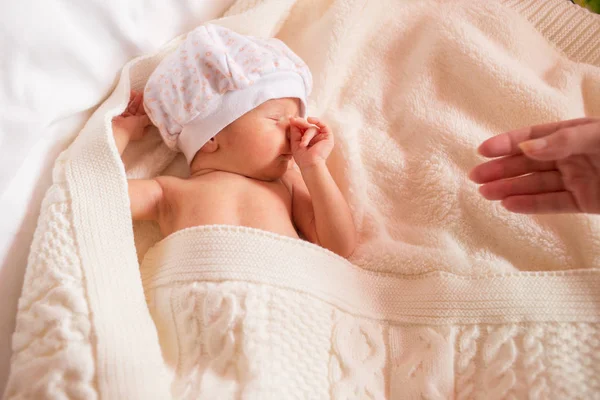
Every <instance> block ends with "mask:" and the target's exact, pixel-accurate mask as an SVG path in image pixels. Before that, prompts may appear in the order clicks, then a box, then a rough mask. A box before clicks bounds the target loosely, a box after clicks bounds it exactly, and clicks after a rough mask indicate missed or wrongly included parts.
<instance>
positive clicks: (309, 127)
mask: <svg viewBox="0 0 600 400" xmlns="http://www.w3.org/2000/svg"><path fill="white" fill-rule="evenodd" d="M290 145H291V148H292V154H293V156H294V160H295V161H296V164H298V167H300V169H302V168H306V167H312V166H314V165H316V164H319V163H324V162H325V161H326V160H327V157H329V154H331V150H333V134H332V133H331V130H330V129H329V127H328V126H327V125H326V124H325V123H323V122H321V121H320V120H319V119H318V118H314V117H309V118H308V120H304V119H302V118H291V119H290Z"/></svg>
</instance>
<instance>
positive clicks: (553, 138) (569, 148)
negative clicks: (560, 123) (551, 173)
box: [519, 121, 600, 160]
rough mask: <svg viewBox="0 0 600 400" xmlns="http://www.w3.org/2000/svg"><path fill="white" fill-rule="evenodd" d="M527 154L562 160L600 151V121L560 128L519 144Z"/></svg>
mask: <svg viewBox="0 0 600 400" xmlns="http://www.w3.org/2000/svg"><path fill="white" fill-rule="evenodd" d="M519 147H520V148H521V149H522V150H523V152H524V153H525V155H527V156H528V157H531V158H533V159H536V160H562V159H564V158H567V157H569V156H571V155H574V154H585V153H592V152H599V151H600V122H599V121H596V122H591V123H588V124H585V125H578V126H573V127H567V128H562V129H559V130H558V131H556V132H554V133H552V134H550V135H548V136H544V137H542V138H538V139H534V140H529V141H526V142H523V143H521V144H520V145H519Z"/></svg>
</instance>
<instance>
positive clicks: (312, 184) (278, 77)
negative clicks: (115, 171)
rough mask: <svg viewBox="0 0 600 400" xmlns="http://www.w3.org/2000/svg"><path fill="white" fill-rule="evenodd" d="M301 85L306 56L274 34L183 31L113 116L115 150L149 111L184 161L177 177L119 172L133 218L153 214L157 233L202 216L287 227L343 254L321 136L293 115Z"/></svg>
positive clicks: (305, 90) (350, 227) (305, 79)
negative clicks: (184, 172)
mask: <svg viewBox="0 0 600 400" xmlns="http://www.w3.org/2000/svg"><path fill="white" fill-rule="evenodd" d="M311 85H312V78H311V75H310V71H309V70H308V67H307V66H306V64H305V63H304V62H303V61H302V60H301V59H300V58H299V57H298V56H297V55H296V54H294V53H293V52H292V51H291V50H290V49H289V48H287V47H286V46H285V45H284V44H283V43H282V42H280V41H279V40H277V39H258V38H253V37H247V36H242V35H239V34H237V33H235V32H233V31H231V30H228V29H226V28H222V27H219V26H214V25H207V26H202V27H200V28H198V29H196V30H194V31H192V32H191V33H190V34H189V35H188V36H187V37H186V39H185V41H184V42H183V43H182V44H181V45H180V47H179V48H178V49H177V50H176V51H175V52H174V53H172V54H171V55H170V56H168V57H166V58H165V59H164V60H163V61H162V62H161V63H160V64H159V66H158V67H157V68H156V69H155V71H154V72H153V73H152V75H151V76H150V78H149V79H148V82H147V84H146V87H145V89H144V94H143V95H142V94H141V93H135V92H132V95H131V100H130V103H129V105H128V107H127V110H126V111H125V112H124V113H123V114H122V115H120V116H118V117H116V118H115V119H114V120H113V133H114V137H115V141H116V143H117V147H118V149H119V152H120V153H121V154H122V152H123V150H124V149H125V147H126V146H127V144H128V143H129V141H131V140H138V139H140V138H142V137H143V135H144V131H145V129H144V128H145V127H146V126H147V125H148V124H149V123H150V121H151V122H152V123H153V124H154V125H156V126H157V127H158V129H159V131H160V133H161V135H162V137H163V139H164V141H165V143H167V145H168V146H170V147H171V148H173V149H175V150H178V151H181V152H183V154H184V155H185V157H186V159H187V162H188V164H189V167H190V176H189V178H187V179H180V178H176V177H170V176H159V177H157V178H154V179H132V180H129V198H130V203H131V214H132V216H133V219H134V220H155V221H157V222H158V224H159V226H160V229H161V232H162V233H163V234H164V235H165V236H166V235H169V234H171V233H173V232H176V231H179V230H181V229H185V228H188V227H194V226H199V225H211V224H226V225H241V226H247V227H252V228H257V229H262V230H266V231H270V232H274V233H277V234H280V235H285V236H290V237H295V238H298V231H299V232H300V233H301V234H302V235H303V236H304V237H305V238H306V239H308V240H309V241H310V242H312V243H315V244H318V245H320V246H323V247H325V248H327V249H329V250H331V251H333V252H335V253H337V254H339V255H341V256H343V257H347V256H349V255H350V254H351V253H352V252H353V250H354V247H355V242H356V232H355V227H354V223H353V220H352V216H351V214H350V209H349V207H348V204H347V202H346V200H345V199H344V197H343V196H342V194H341V192H340V190H339V188H338V187H337V185H336V183H335V182H334V180H333V178H332V177H331V174H330V173H329V170H328V169H327V165H326V160H327V157H328V156H329V154H330V153H331V151H332V149H333V146H334V141H333V134H332V132H331V130H330V129H329V128H328V127H327V125H326V124H325V123H323V122H322V121H320V120H319V119H317V118H308V120H305V119H304V116H305V113H306V98H307V97H308V95H309V94H310V90H311ZM148 117H149V118H148ZM294 161H295V162H296V164H297V166H298V167H299V170H300V172H298V171H297V170H296V169H294V168H293V162H294Z"/></svg>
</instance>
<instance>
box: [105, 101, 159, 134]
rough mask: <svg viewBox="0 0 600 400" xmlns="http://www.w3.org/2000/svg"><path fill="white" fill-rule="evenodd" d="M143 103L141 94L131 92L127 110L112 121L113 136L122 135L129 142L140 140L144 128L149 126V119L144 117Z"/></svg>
mask: <svg viewBox="0 0 600 400" xmlns="http://www.w3.org/2000/svg"><path fill="white" fill-rule="evenodd" d="M143 103H144V98H143V95H142V93H140V92H136V91H134V90H132V91H131V97H130V99H129V104H128V105H127V108H126V109H125V111H124V112H123V114H121V115H119V116H117V117H114V118H113V120H112V127H113V131H114V132H115V134H117V133H119V134H123V135H125V136H127V138H128V139H129V140H140V139H141V138H143V137H144V128H146V127H147V126H148V125H149V124H150V119H149V118H148V116H147V115H146V111H145V110H144V105H143Z"/></svg>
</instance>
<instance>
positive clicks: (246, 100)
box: [144, 25, 312, 163]
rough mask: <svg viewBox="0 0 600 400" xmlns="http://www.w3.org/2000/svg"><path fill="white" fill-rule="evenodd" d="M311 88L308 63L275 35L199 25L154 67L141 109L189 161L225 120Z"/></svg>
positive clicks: (304, 96) (303, 104) (303, 103)
mask: <svg viewBox="0 0 600 400" xmlns="http://www.w3.org/2000/svg"><path fill="white" fill-rule="evenodd" d="M311 89H312V76H311V74H310V70H309V69H308V66H307V65H306V64H305V63H304V61H302V59H301V58H300V57H298V56H297V55H296V54H294V52H292V51H291V50H290V49H289V48H288V47H287V46H286V45H285V44H284V43H283V42H281V41H279V40H277V39H274V38H272V39H260V38H255V37H249V36H244V35H240V34H237V33H235V32H233V31H231V30H229V29H227V28H223V27H221V26H217V25H205V26H201V27H199V28H197V29H195V30H193V31H192V32H190V33H189V34H188V35H187V37H186V39H185V40H184V41H183V43H182V44H181V45H180V46H179V47H178V48H177V50H175V51H174V52H173V53H172V54H170V55H169V56H167V57H166V58H165V59H164V60H163V61H162V62H161V63H160V64H159V65H158V67H157V68H156V69H155V70H154V72H153V73H152V75H151V76H150V78H149V79H148V82H147V83H146V88H145V93H144V108H145V110H146V113H147V114H148V116H149V117H150V120H151V121H152V123H154V125H156V126H157V127H158V129H159V130H160V133H161V135H162V137H163V140H164V141H165V143H166V144H167V145H168V146H169V147H170V148H172V149H174V150H180V151H182V152H183V153H184V155H185V157H186V159H187V161H188V163H191V162H192V160H193V158H194V155H195V154H196V153H197V152H198V150H200V148H201V147H202V146H203V145H204V144H205V143H206V142H207V141H209V140H210V139H211V138H212V137H214V136H215V135H216V134H217V133H219V132H220V131H221V130H222V129H223V128H225V127H226V126H227V125H229V124H231V123H232V122H233V121H235V120H236V119H238V118H239V117H241V116H242V115H244V114H245V113H247V112H248V111H250V110H252V109H254V108H256V107H258V106H259V105H261V104H262V103H264V102H265V101H268V100H271V99H278V98H284V97H293V98H298V99H300V103H301V110H300V115H301V116H302V117H304V116H305V115H306V99H307V97H308V95H309V94H310V92H311Z"/></svg>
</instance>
